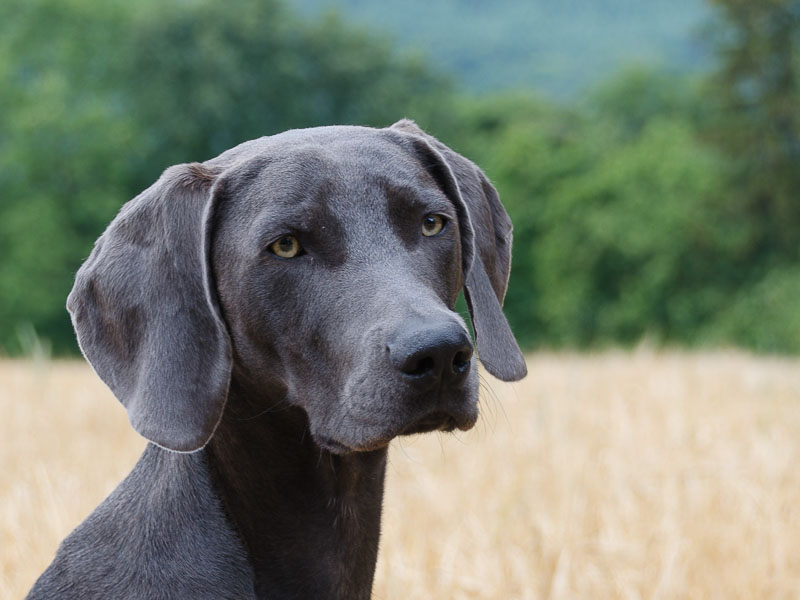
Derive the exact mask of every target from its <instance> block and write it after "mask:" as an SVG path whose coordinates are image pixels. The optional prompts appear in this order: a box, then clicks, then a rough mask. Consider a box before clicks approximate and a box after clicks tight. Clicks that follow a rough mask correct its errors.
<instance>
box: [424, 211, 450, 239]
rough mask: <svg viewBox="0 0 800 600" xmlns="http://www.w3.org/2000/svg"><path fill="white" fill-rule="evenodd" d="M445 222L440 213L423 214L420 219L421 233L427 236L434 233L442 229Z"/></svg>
mask: <svg viewBox="0 0 800 600" xmlns="http://www.w3.org/2000/svg"><path fill="white" fill-rule="evenodd" d="M446 222H447V221H445V218H444V217H443V216H442V215H435V214H433V213H431V214H429V215H425V218H424V219H422V235H424V236H427V237H431V236H432V235H436V234H437V233H439V232H440V231H441V230H442V229H444V224H445V223H446Z"/></svg>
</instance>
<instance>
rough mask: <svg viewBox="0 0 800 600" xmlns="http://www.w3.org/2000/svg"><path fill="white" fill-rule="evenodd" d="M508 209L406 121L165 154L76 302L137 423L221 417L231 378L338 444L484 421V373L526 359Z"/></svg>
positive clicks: (182, 428) (88, 269)
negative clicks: (465, 312)
mask: <svg viewBox="0 0 800 600" xmlns="http://www.w3.org/2000/svg"><path fill="white" fill-rule="evenodd" d="M510 260H511V223H510V221H509V219H508V216H507V215H506V213H505V211H504V210H503V207H502V205H501V204H500V201H499V199H498V197H497V193H496V192H495V190H494V188H493V187H492V186H491V184H490V183H489V181H488V180H487V179H486V177H485V176H484V175H483V173H482V172H481V171H480V170H479V169H478V168H477V167H476V166H475V165H474V164H472V163H471V162H469V161H468V160H467V159H465V158H463V157H462V156H460V155H458V154H456V153H455V152H453V151H452V150H450V149H449V148H447V147H446V146H444V145H442V144H441V143H439V142H438V141H437V140H435V139H434V138H432V137H430V136H428V135H427V134H425V133H424V132H423V131H422V130H420V129H419V128H418V127H417V126H416V125H415V124H414V123H412V122H410V121H401V122H399V123H396V124H395V125H394V126H392V127H391V128H388V129H379V130H376V129H369V128H362V127H324V128H317V129H307V130H297V131H290V132H286V133H284V134H280V135H276V136H273V137H269V138H262V139H259V140H254V141H252V142H247V143H245V144H242V145H240V146H237V147H236V148H233V149H232V150H229V151H228V152H225V153H223V154H222V155H220V156H219V157H217V158H215V159H213V160H210V161H208V162H206V163H203V164H190V165H180V166H177V167H172V168H170V169H168V170H167V171H166V172H165V173H164V175H162V177H161V178H160V179H159V181H158V182H156V183H155V184H154V185H153V186H152V187H150V188H149V189H148V190H146V191H145V192H143V193H142V194H140V195H139V196H137V197H136V198H134V199H133V200H132V201H131V202H129V203H128V204H126V205H125V206H124V207H123V209H122V210H121V211H120V214H119V215H118V216H117V218H116V219H115V220H114V221H113V222H112V223H111V225H110V226H109V227H108V229H107V230H106V232H105V233H104V234H103V235H102V236H101V237H100V239H99V240H98V241H97V244H96V246H95V249H94V251H93V252H92V254H91V256H90V257H89V258H88V259H87V261H86V263H85V264H84V265H83V266H82V267H81V269H80V271H79V272H78V275H77V277H76V282H75V287H74V289H73V291H72V293H71V294H70V297H69V300H68V308H69V310H70V312H71V314H72V318H73V323H74V326H75V330H76V332H77V334H78V341H79V343H80V345H81V348H82V350H83V352H84V354H85V355H86V357H87V359H88V360H89V361H90V363H91V364H92V366H93V367H94V369H95V370H96V371H97V373H98V375H99V376H100V377H101V378H102V379H103V381H105V382H106V383H107V384H108V386H109V387H110V388H111V389H112V391H113V392H114V394H115V395H116V396H117V398H119V400H120V401H121V402H122V403H123V405H124V406H125V407H126V409H127V410H128V414H129V417H130V420H131V423H132V425H133V427H134V428H135V429H136V430H137V431H138V432H139V433H140V434H142V435H143V436H144V437H146V438H148V439H149V440H151V441H153V442H155V443H157V444H159V445H161V446H163V447H166V448H169V449H172V450H178V451H193V450H197V449H198V448H201V447H202V446H203V445H205V444H206V443H207V442H208V440H209V439H210V438H211V436H212V435H213V433H214V430H215V428H216V426H217V423H218V422H219V420H220V418H221V415H222V412H223V409H224V407H225V403H226V399H227V397H228V392H229V389H230V386H231V378H232V377H233V380H234V381H235V385H236V386H237V388H239V389H242V390H244V391H245V392H246V393H247V394H248V395H249V396H250V397H255V398H263V402H264V405H265V407H266V406H268V405H269V403H275V402H288V403H290V404H292V405H294V406H300V407H302V408H303V409H304V410H305V411H306V413H307V414H308V419H309V427H310V429H311V433H312V435H313V436H314V439H315V441H316V442H317V443H318V444H319V445H320V446H322V447H324V448H327V449H328V450H331V451H333V452H339V453H342V452H349V451H357V450H370V449H374V448H377V447H380V446H383V445H385V444H387V443H388V442H389V440H391V439H392V438H393V437H395V436H397V435H401V434H405V433H417V432H422V431H429V430H433V429H453V428H456V427H457V428H460V429H468V428H470V427H471V426H472V425H473V424H474V423H475V420H476V418H477V413H478V409H477V395H478V394H477V390H478V385H477V371H476V366H475V357H474V356H473V351H472V343H471V341H470V338H469V334H468V331H467V328H466V326H465V324H464V322H463V320H462V319H461V318H460V317H459V315H458V314H457V313H455V312H454V310H453V308H454V306H455V303H456V299H457V297H458V294H459V292H460V291H461V290H462V289H463V290H464V292H465V296H466V298H467V303H468V305H469V310H470V316H471V319H472V323H473V328H474V330H475V335H476V343H477V352H478V355H479V357H480V360H481V362H482V363H483V364H484V366H485V367H486V369H487V370H488V371H489V372H490V373H492V374H493V375H495V376H496V377H498V378H500V379H503V380H506V381H511V380H517V379H520V378H522V377H523V376H524V375H525V363H524V360H523V358H522V355H521V353H520V351H519V348H518V347H517V345H516V342H515V341H514V338H513V335H512V334H511V331H510V330H509V327H508V324H507V322H506V320H505V317H504V316H503V313H502V309H501V304H502V301H503V297H504V295H505V290H506V285H507V281H508V275H509V269H510Z"/></svg>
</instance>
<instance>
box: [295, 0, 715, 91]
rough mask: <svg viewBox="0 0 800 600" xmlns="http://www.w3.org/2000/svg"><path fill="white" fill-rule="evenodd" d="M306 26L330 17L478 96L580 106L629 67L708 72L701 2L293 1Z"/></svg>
mask: <svg viewBox="0 0 800 600" xmlns="http://www.w3.org/2000/svg"><path fill="white" fill-rule="evenodd" d="M292 4H293V5H294V6H295V7H297V8H298V9H299V10H302V11H303V12H305V14H307V15H308V16H317V15H319V14H320V13H325V12H326V11H329V12H335V13H337V14H339V15H340V16H341V17H342V18H343V19H344V20H346V21H347V22H352V23H355V24H358V25H362V26H365V27H368V28H370V29H373V30H379V31H385V32H388V33H389V34H391V35H392V36H393V37H394V41H395V42H396V44H397V46H398V47H399V48H401V49H404V50H407V51H418V52H423V53H425V55H426V56H427V58H428V60H429V61H430V62H431V63H432V64H434V65H436V66H438V67H440V68H441V69H442V70H443V71H446V72H450V73H454V74H456V75H457V76H458V77H459V78H460V80H462V81H463V83H464V84H465V85H466V86H467V87H468V88H470V89H471V90H473V91H478V92H489V91H496V90H498V89H505V88H520V87H524V88H533V89H536V90H538V91H541V92H543V93H545V94H546V95H549V96H553V97H572V96H574V95H575V94H576V93H577V92H579V91H580V90H582V89H584V88H585V87H587V86H590V85H592V84H594V83H596V82H598V81H600V80H602V79H603V78H605V77H607V76H608V75H610V74H612V73H614V72H615V71H616V70H618V69H619V68H620V67H622V66H627V65H630V64H632V63H634V64H641V63H646V64H659V65H664V66H669V67H673V68H678V69H680V70H694V69H697V68H698V67H700V66H702V65H704V64H706V63H707V62H708V56H707V53H706V50H705V49H704V45H703V44H702V43H701V42H700V41H699V30H700V28H701V27H702V25H703V24H704V22H705V21H706V20H707V18H708V17H709V15H710V12H711V11H710V9H709V7H708V5H707V4H706V3H704V2H702V1H701V0H672V1H671V2H653V1H646V0H645V1H642V0H560V1H559V0H527V1H524V2H520V1H519V0H496V1H494V2H484V1H481V0H407V1H405V2H396V3H386V2H370V1H366V0H294V2H293V3H292Z"/></svg>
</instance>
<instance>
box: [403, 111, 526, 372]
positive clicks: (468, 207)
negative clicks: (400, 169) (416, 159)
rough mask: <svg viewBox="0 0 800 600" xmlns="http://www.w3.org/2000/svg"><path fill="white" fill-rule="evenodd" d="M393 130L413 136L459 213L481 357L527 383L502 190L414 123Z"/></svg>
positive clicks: (508, 222) (466, 288) (466, 292)
mask: <svg viewBox="0 0 800 600" xmlns="http://www.w3.org/2000/svg"><path fill="white" fill-rule="evenodd" d="M391 129H394V130H397V131H402V132H405V133H407V134H410V136H408V137H410V138H412V144H413V145H414V146H415V150H416V152H417V154H418V155H420V156H421V157H422V158H423V160H424V164H425V166H426V168H427V169H428V171H429V172H430V173H431V174H432V175H433V177H434V178H435V179H436V181H437V183H438V184H439V186H440V187H441V188H442V190H443V191H444V192H445V194H447V195H448V197H450V199H451V200H452V202H453V204H454V205H455V206H456V210H457V211H458V213H459V214H458V218H459V223H458V225H459V230H460V231H461V248H462V250H461V253H462V263H463V270H464V273H465V274H466V277H465V279H466V281H465V285H464V295H465V297H466V299H467V305H468V306H469V312H470V316H471V317H472V326H473V328H474V330H475V342H476V345H477V349H478V358H480V360H481V362H482V363H483V365H484V366H485V367H486V370H487V371H489V373H491V374H492V375H494V376H495V377H497V378H498V379H501V380H503V381H518V380H520V379H522V378H523V377H525V375H526V374H527V367H526V366H525V359H524V357H523V356H522V352H521V351H520V349H519V346H518V345H517V342H516V340H515V339H514V334H513V333H511V328H510V327H509V326H508V321H506V318H505V315H503V309H502V304H503V299H504V298H505V295H506V288H507V287H508V277H509V274H510V271H511V220H510V219H509V218H508V214H507V213H506V211H505V209H504V208H503V205H502V204H501V203H500V198H499V196H498V195H497V191H496V190H495V189H494V186H492V184H491V183H490V182H489V180H488V179H487V178H486V175H484V174H483V171H481V170H480V169H479V168H478V167H477V166H476V165H475V164H474V163H472V162H471V161H469V160H467V159H466V158H464V157H463V156H461V155H460V154H458V153H456V152H454V151H453V150H451V149H450V148H448V147H447V146H445V145H444V144H442V143H441V142H439V141H438V140H437V139H436V138H434V137H432V136H429V135H428V134H426V133H425V132H424V131H422V130H421V129H420V128H419V127H418V126H417V125H416V124H415V123H414V122H413V121H409V120H407V119H403V120H402V121H398V122H397V123H395V124H394V125H392V127H391Z"/></svg>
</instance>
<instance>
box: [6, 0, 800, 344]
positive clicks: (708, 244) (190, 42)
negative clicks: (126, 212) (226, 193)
mask: <svg viewBox="0 0 800 600" xmlns="http://www.w3.org/2000/svg"><path fill="white" fill-rule="evenodd" d="M0 10H2V18H0V82H2V84H0V190H2V192H0V349H2V350H0V351H1V352H2V353H5V354H7V355H12V356H13V355H17V354H20V353H29V352H31V351H34V350H37V349H38V351H43V352H52V353H54V354H55V355H69V354H76V353H77V347H76V344H75V341H74V336H73V333H72V330H71V326H70V323H69V319H68V316H67V313H66V311H65V309H64V302H65V298H66V296H67V293H68V291H69V289H70V287H71V284H72V279H73V276H74V273H75V271H76V270H77V268H78V266H79V265H80V263H81V262H82V260H83V259H85V258H86V256H87V255H88V253H89V251H90V250H91V247H92V243H93V242H94V240H95V239H96V238H97V236H98V235H99V234H100V233H101V232H102V230H103V229H104V227H105V225H106V224H107V223H108V222H109V221H110V219H111V218H112V217H113V216H114V214H115V213H116V211H117V210H118V209H119V207H120V206H121V205H122V204H123V203H124V202H125V201H127V200H129V199H130V198H132V197H133V196H134V195H136V194H137V193H138V192H140V191H141V190H143V189H144V188H146V187H147V186H149V185H150V184H151V183H152V182H153V181H154V180H155V179H156V178H157V177H158V176H159V174H160V173H161V172H162V171H163V170H164V169H165V168H166V167H168V166H169V165H172V164H175V163H180V162H187V161H198V160H200V161H201V160H205V159H208V158H211V157H213V156H215V155H217V154H218V153H220V152H221V151H223V150H225V149H227V148H229V147H231V146H233V145H235V144H237V143H239V142H242V141H244V140H248V139H251V138H255V137H259V136H262V135H269V134H273V133H276V132H280V131H283V130H285V129H288V128H293V127H308V126H316V125H324V124H333V123H337V124H349V123H352V124H364V125H373V126H387V125H389V124H391V123H393V122H394V121H396V120H397V119H399V118H401V117H409V118H413V119H415V120H416V121H417V122H418V123H419V124H420V125H421V126H422V127H423V128H425V129H426V130H427V131H429V132H430V133H432V134H433V135H435V136H437V137H439V138H440V139H441V140H443V141H444V142H445V143H447V144H448V145H450V146H451V147H453V148H454V149H456V150H458V151H460V152H461V153H463V154H465V155H467V156H469V157H471V158H472V159H473V160H474V161H475V162H477V163H478V164H479V165H481V166H482V167H483V169H484V170H485V171H486V172H487V174H488V175H489V177H490V178H491V179H492V181H493V182H494V183H495V185H496V186H497V188H498V189H499V191H500V195H501V198H502V199H503V201H504V203H505V204H506V206H507V207H508V210H509V212H510V213H511V216H512V219H513V221H514V223H515V228H516V229H515V232H516V237H515V249H514V251H515V253H514V266H513V274H512V277H511V288H510V291H509V294H508V299H507V304H506V309H507V313H508V316H509V318H510V320H511V322H512V326H513V328H514V331H515V332H516V333H517V335H518V337H519V339H520V341H521V343H522V344H523V346H524V347H525V348H527V349H535V348H564V347H567V348H599V347H606V346H609V345H627V346H630V345H636V344H638V343H641V341H642V340H646V341H647V342H648V343H651V344H655V345H662V344H668V345H670V346H675V345H680V346H703V347H718V346H725V347H729V346H731V345H736V346H741V347H745V348H747V349H751V350H756V351H762V352H780V353H797V352H798V351H800V310H798V308H797V299H798V297H800V243H799V242H800V199H799V198H798V191H800V162H798V158H800V83H799V82H798V75H800V52H799V51H798V45H799V44H800V2H798V1H797V0H761V1H757V2H756V1H749V0H672V1H670V2H655V1H642V0H559V1H556V0H528V1H519V0H495V1H493V2H482V1H480V0H407V1H405V2H402V3H381V2H370V1H367V0H338V1H335V0H294V1H289V0H227V1H226V2H224V3H221V2H213V1H211V0H173V1H170V2H162V1H155V0H142V1H138V2H128V1H123V0H109V1H105V2H94V1H91V0H0Z"/></svg>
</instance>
